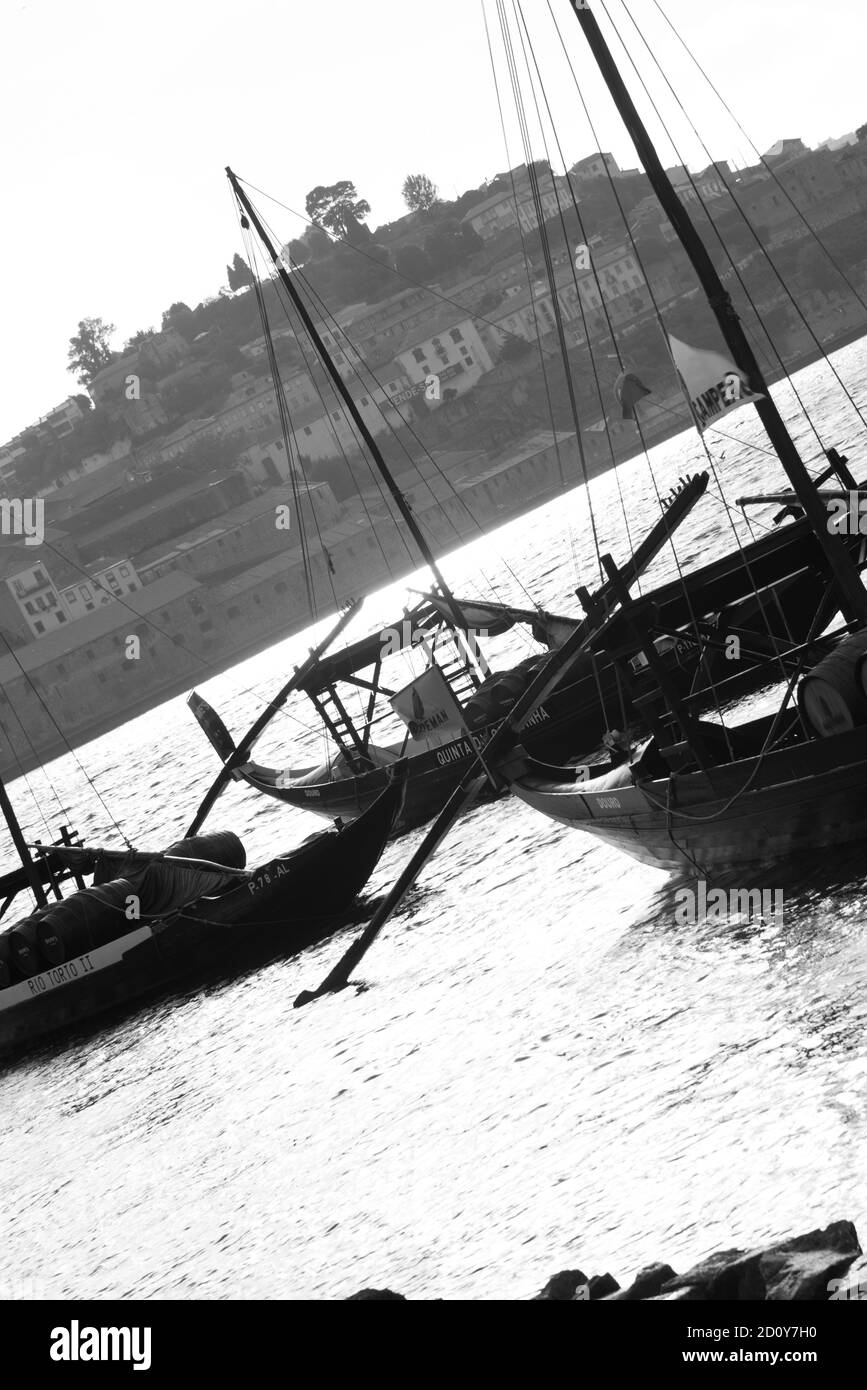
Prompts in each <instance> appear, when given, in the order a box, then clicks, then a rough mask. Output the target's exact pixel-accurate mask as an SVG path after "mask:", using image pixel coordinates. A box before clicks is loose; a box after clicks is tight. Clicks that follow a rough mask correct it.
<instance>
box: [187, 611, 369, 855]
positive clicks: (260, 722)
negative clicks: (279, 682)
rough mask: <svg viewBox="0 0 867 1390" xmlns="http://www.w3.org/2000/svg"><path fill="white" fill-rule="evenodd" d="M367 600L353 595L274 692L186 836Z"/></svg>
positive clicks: (195, 829) (204, 799)
mask: <svg viewBox="0 0 867 1390" xmlns="http://www.w3.org/2000/svg"><path fill="white" fill-rule="evenodd" d="M363 602H364V600H363V599H353V601H352V602H351V603H350V605H349V607H348V608H347V609H346V611H345V613H343V614H342V615H341V617H340V621H339V622H337V623H335V625H334V627H333V628H332V629H331V631H330V632H329V633H328V635H327V637H324V638H323V639H322V641H321V642H320V643H319V645H318V647H314V648H313V650H312V651H311V653H310V655H309V656H308V657H307V658H306V660H305V661H303V662H302V663H301V665H300V666H299V667H298V668H297V670H296V671H295V674H294V675H293V676H292V678H291V680H288V681H287V682H286V684H285V685H284V686H283V687H282V689H280V690H278V692H277V694H276V695H275V696H274V699H273V700H271V702H270V703H269V704H268V705H267V706H266V708H265V709H264V710H263V712H262V713H261V714H260V715H259V718H258V719H257V720H256V721H255V723H254V724H251V725H250V728H249V729H248V730H247V733H246V734H245V735H244V737H243V738H242V739H241V742H240V743H239V744H238V746H237V748H236V749H235V751H234V753H233V754H232V755H231V757H229V758H227V759H226V761H225V762H224V764H223V766H222V767H221V768H220V771H219V772H218V773H217V776H216V777H215V778H214V780H213V782H212V783H211V786H210V787H209V789H208V791H207V792H206V793H205V795H204V796H203V797H202V800H201V802H200V804H199V809H198V810H197V811H196V814H195V815H194V816H193V819H192V820H191V821H190V824H189V825H188V827H187V829H186V832H185V834H184V839H185V840H186V839H189V838H190V836H192V835H197V834H198V832H199V830H200V828H201V826H202V824H203V822H204V821H205V819H206V818H207V816H208V815H209V814H210V812H211V809H212V808H213V806H214V803H215V802H216V800H217V798H218V797H219V795H220V793H221V792H222V790H223V788H224V787H225V786H226V784H227V783H228V782H229V781H230V780H231V777H232V773H233V772H234V771H235V768H236V767H240V766H241V764H242V763H245V762H246V761H247V757H248V755H249V753H250V749H251V748H252V747H253V744H254V743H255V742H256V739H257V738H258V737H259V735H260V734H261V733H262V731H263V729H266V728H267V726H268V725H269V724H270V722H271V720H272V719H273V718H274V716H275V714H277V712H278V711H279V710H280V709H281V708H282V706H283V705H285V703H286V701H287V700H288V698H289V696H290V695H291V694H292V691H293V690H295V689H297V687H298V686H299V685H300V684H301V683H302V681H304V680H306V678H307V677H308V676H309V675H310V673H311V671H312V670H313V669H314V667H315V666H316V663H317V662H318V661H319V660H321V658H322V657H323V656H324V654H325V652H327V650H328V648H329V647H330V646H331V645H332V643H333V642H334V641H335V640H336V638H337V637H339V636H340V634H341V632H342V631H343V629H344V628H345V627H346V625H347V623H349V622H350V621H351V620H352V619H353V618H354V617H355V615H356V613H357V612H358V610H359V608H360V607H361V605H362V603H363Z"/></svg>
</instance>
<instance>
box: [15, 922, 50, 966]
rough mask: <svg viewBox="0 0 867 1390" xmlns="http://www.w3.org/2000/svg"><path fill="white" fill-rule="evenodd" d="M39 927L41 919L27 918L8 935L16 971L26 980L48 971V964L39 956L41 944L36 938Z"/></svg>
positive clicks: (18, 923)
mask: <svg viewBox="0 0 867 1390" xmlns="http://www.w3.org/2000/svg"><path fill="white" fill-rule="evenodd" d="M38 926H39V917H25V918H24V921H23V922H17V923H16V925H15V926H14V927H12V929H11V930H10V931H9V933H8V935H9V947H10V950H11V953H12V959H13V961H14V962H15V969H16V970H17V971H18V973H19V974H20V975H23V976H24V978H25V979H26V980H29V979H30V977H31V976H32V975H39V974H40V973H41V972H42V971H43V970H46V969H47V963H46V962H45V961H44V960H43V959H42V956H41V955H40V954H39V942H38V940H37V936H36V932H37V928H38Z"/></svg>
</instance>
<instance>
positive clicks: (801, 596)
mask: <svg viewBox="0 0 867 1390" xmlns="http://www.w3.org/2000/svg"><path fill="white" fill-rule="evenodd" d="M817 551H818V547H817V546H816V544H815V538H814V537H813V535H812V533H811V532H810V530H809V527H806V526H805V524H804V523H803V522H802V521H799V522H795V523H792V524H790V525H788V526H786V527H784V528H781V530H780V531H779V532H774V533H771V534H770V535H768V536H766V537H763V538H762V539H760V540H759V541H756V542H755V543H754V544H753V545H752V546H751V547H750V548H749V554H748V556H747V562H748V567H749V568H745V566H744V565H743V564H742V563H737V564H735V563H734V562H733V557H731V556H725V557H723V558H722V559H721V560H719V561H716V562H714V563H712V564H709V565H706V566H704V567H703V568H701V569H699V570H697V571H695V572H694V573H693V574H692V575H691V576H690V589H689V591H688V592H687V593H684V590H683V587H682V586H681V585H680V584H679V583H678V582H676V581H674V582H671V583H669V584H666V585H664V586H661V587H660V588H658V589H656V590H654V591H652V592H651V593H650V594H648V595H647V596H646V598H645V600H644V602H645V603H647V604H651V605H652V606H653V609H654V612H655V614H656V628H657V636H656V639H655V645H656V651H657V653H658V655H659V657H660V659H661V661H662V662H663V664H664V666H665V669H666V671H667V672H668V675H669V679H670V680H671V682H672V686H673V688H674V689H675V690H676V691H677V693H678V694H680V695H683V696H686V695H688V694H689V693H690V692H692V691H695V689H696V686H697V681H698V678H699V677H700V676H701V677H702V678H703V683H701V684H700V685H699V687H698V688H699V689H700V690H702V691H704V704H705V705H708V704H710V703H711V702H712V700H713V698H714V696H715V694H716V689H715V686H714V685H713V682H715V681H716V680H717V679H719V680H722V679H724V678H727V677H730V676H731V663H727V662H726V661H725V659H724V655H723V653H724V650H725V647H726V642H727V639H728V638H729V637H730V636H732V635H736V636H737V637H738V639H739V641H740V642H741V643H742V649H741V659H740V663H739V664H740V665H741V666H742V669H741V670H740V672H739V674H738V676H737V678H736V679H735V680H734V681H733V682H732V683H731V684H730V685H727V687H726V695H727V698H732V697H733V696H734V695H735V693H737V694H738V695H744V694H746V693H748V692H749V691H751V690H753V689H756V688H757V687H759V686H761V685H762V684H766V683H767V682H768V679H769V676H768V671H767V667H766V664H765V663H766V659H767V657H768V656H769V655H771V654H772V653H773V651H774V650H775V647H776V646H780V647H785V645H786V644H790V643H792V642H802V641H804V639H805V638H806V637H807V636H808V634H809V632H810V629H811V627H813V626H814V625H815V624H816V620H817V613H821V615H822V617H827V618H828V619H830V617H831V616H832V614H833V611H834V607H835V601H834V599H833V597H831V596H829V587H828V582H827V578H826V576H825V574H824V573H823V571H822V568H821V565H820V561H819V556H818V554H817ZM781 574H785V578H782V579H781V578H779V576H780V575H781ZM750 576H752V578H750ZM774 578H776V582H771V581H772V580H773V579H774ZM763 581H764V582H765V583H764V587H763V588H760V589H759V590H758V591H756V590H754V588H753V583H762V582H763ZM714 602H716V603H717V604H719V605H722V607H718V608H717V609H716V611H713V609H712V608H711V607H710V605H712V604H713V603H714ZM458 603H459V606H460V609H461V611H462V613H464V614H465V616H466V618H467V620H468V622H471V624H472V626H475V624H476V623H482V622H483V623H484V624H485V630H486V631H488V632H492V633H502V632H504V631H506V630H507V629H508V628H509V627H511V626H513V625H514V624H515V623H518V622H523V623H525V624H527V625H529V626H531V627H532V628H533V629H534V631H535V632H536V634H537V635H539V636H540V637H542V639H543V640H545V638H546V637H548V640H552V639H551V638H550V636H548V634H551V633H559V634H560V635H563V634H565V633H568V632H570V631H572V630H574V628H575V626H576V620H574V619H567V618H563V617H562V616H557V615H551V614H539V613H534V612H533V611H532V610H521V609H515V608H512V607H509V606H508V605H502V604H493V603H490V604H482V603H480V602H478V601H469V602H464V601H463V600H458ZM442 608H443V605H442V603H441V601H440V602H436V601H433V602H425V603H423V604H420V605H418V606H417V607H416V608H415V609H414V610H412V612H410V613H405V614H404V615H403V618H402V619H401V620H399V621H398V622H397V623H395V624H393V625H392V626H390V627H387V628H384V629H382V630H381V631H380V632H378V633H374V634H372V635H371V636H369V637H366V638H363V639H362V640H361V641H359V642H356V643H354V644H353V645H352V646H350V647H347V648H344V649H343V650H342V651H338V652H335V653H329V654H327V655H325V656H323V657H322V659H321V660H320V661H319V662H318V664H317V665H316V667H315V668H314V669H313V670H311V672H310V674H309V675H308V676H307V677H306V679H305V680H304V681H302V682H299V684H298V689H299V690H300V691H301V692H303V693H304V694H306V695H307V696H308V697H309V698H310V699H311V700H312V702H313V704H314V707H315V709H316V712H317V714H318V715H319V717H320V718H322V720H323V723H324V724H325V726H326V728H327V729H328V731H329V733H330V735H331V738H332V740H333V744H334V748H335V755H334V756H333V757H332V758H330V759H327V760H326V761H325V762H323V763H321V764H319V765H317V766H312V767H302V768H298V769H292V768H291V767H289V768H287V767H274V766H268V765H265V764H262V763H259V762H256V761H254V760H253V759H249V760H247V761H244V762H241V763H240V764H239V765H237V766H236V768H235V770H234V771H233V773H232V776H233V777H234V778H235V779H236V780H238V781H243V782H244V783H246V784H247V785H248V786H249V787H251V788H252V789H253V790H254V791H256V792H260V793H262V794H264V795H266V796H270V797H273V798H275V799H276V800H278V801H283V802H285V803H287V804H288V805H292V806H296V807H299V808H301V809H304V810H309V811H311V812H313V813H314V814H316V815H319V816H323V817H326V818H328V819H334V818H337V817H339V818H340V819H342V820H352V819H354V818H355V817H356V816H359V815H361V814H362V813H363V812H364V811H365V810H366V809H367V808H368V807H369V806H370V805H372V803H373V801H374V800H375V799H376V797H377V796H379V795H380V794H381V792H382V791H383V789H384V787H385V786H386V784H387V779H388V777H389V776H390V775H391V771H392V769H393V767H394V765H395V764H396V763H400V764H401V765H402V766H403V767H404V768H405V773H406V779H407V790H406V798H405V801H404V806H403V810H402V812H401V815H400V817H399V818H398V820H397V821H396V823H395V834H401V833H403V832H405V831H407V830H409V829H412V828H413V827H415V826H418V825H421V824H423V823H424V822H426V821H428V820H429V819H431V817H433V816H434V815H436V813H437V812H438V811H439V810H440V808H441V807H442V806H443V805H444V804H445V803H446V801H447V800H448V798H449V796H450V795H451V793H452V792H453V791H454V789H455V787H456V786H457V785H458V784H459V783H460V781H461V779H462V777H463V776H464V774H465V773H466V771H467V769H468V768H470V767H471V766H472V764H473V763H474V762H475V760H476V757H477V753H478V751H479V750H480V749H481V750H483V749H484V748H485V747H486V746H487V744H488V743H489V741H490V739H491V738H492V737H493V735H494V734H495V732H496V731H497V729H498V728H499V727H500V725H501V724H502V721H503V719H504V718H505V716H506V715H507V714H508V712H509V710H510V709H512V708H513V706H514V704H515V701H516V700H517V698H518V697H519V695H520V694H521V693H522V692H523V691H524V690H525V689H526V688H527V686H528V685H529V684H530V682H531V680H532V679H533V677H534V676H535V675H536V674H537V673H538V672H539V671H540V670H541V669H542V668H543V666H544V664H545V662H546V660H547V654H546V653H542V654H540V655H538V656H536V657H531V658H529V659H528V660H526V661H524V662H521V663H520V664H519V665H518V666H515V667H512V668H510V669H509V670H507V671H499V672H492V673H491V674H490V675H489V676H488V677H487V678H486V679H485V680H484V681H482V682H481V684H479V685H477V686H473V685H472V683H471V682H470V679H469V672H468V670H467V668H466V666H465V665H464V664H462V663H455V662H454V661H453V662H452V664H451V666H450V667H446V668H445V670H446V678H447V679H449V681H450V682H451V683H452V688H453V689H454V690H455V697H456V699H458V700H459V701H460V702H461V706H462V710H463V720H464V725H465V727H463V728H461V729H458V730H456V731H455V733H453V734H452V735H450V736H446V735H444V736H441V737H431V736H422V737H418V738H416V737H413V735H412V733H411V732H410V733H408V734H406V735H405V736H404V737H403V738H402V739H399V740H397V741H396V742H392V743H387V744H385V745H382V744H379V745H377V744H374V743H373V741H372V739H371V731H372V729H373V727H374V721H373V718H372V716H373V712H374V710H375V708H376V704H375V699H376V697H382V698H383V700H385V699H387V697H388V696H389V695H391V694H392V693H393V692H392V691H391V690H390V689H389V688H388V687H387V686H386V685H385V684H384V678H383V661H382V652H383V650H384V649H385V648H386V646H387V644H388V643H389V641H391V642H392V643H394V635H395V634H396V633H401V632H403V633H404V634H405V637H404V638H403V639H402V640H401V641H400V642H399V643H398V646H399V649H400V650H403V649H404V648H405V647H407V646H409V645H411V644H412V643H415V642H417V641H418V638H419V635H421V634H426V635H428V636H429V637H430V638H431V639H432V645H433V646H434V650H435V643H436V640H437V638H438V636H439V635H440V633H441V630H442V627H441V625H442V626H444V627H445V628H446V630H447V632H450V631H451V630H452V626H453V625H452V624H451V623H450V622H449V620H448V618H447V615H445V614H444V613H443V611H442ZM690 610H691V612H692V615H693V617H694V616H695V615H700V616H701V617H702V618H703V619H704V620H705V623H706V630H705V634H704V640H703V641H698V640H695V638H694V637H693V636H692V625H691V623H690ZM821 626H824V622H821ZM769 634H770V636H769ZM816 649H817V650H820V646H819V644H818V643H817V644H816ZM634 660H635V662H636V666H635V668H634V670H633V674H632V677H631V679H632V681H633V682H636V681H639V680H640V673H641V670H642V668H643V667H645V666H646V662H645V661H644V658H643V657H641V656H640V655H639V656H638V657H636V658H634ZM727 666H728V667H729V669H728V670H726V669H725V668H726V667H727ZM456 673H457V676H458V678H459V679H458V680H456V679H455V677H456ZM359 678H361V680H362V682H363V684H364V687H365V688H366V689H368V690H369V691H370V692H371V697H372V701H371V704H370V705H369V706H368V717H367V720H366V721H365V725H364V727H363V728H362V729H359V728H358V727H357V726H356V725H355V723H354V722H353V721H352V719H351V717H350V715H349V713H348V701H347V699H346V695H345V693H344V692H343V691H342V690H341V689H340V687H341V683H342V682H346V683H348V684H350V685H351V684H352V683H354V682H355V681H357V680H358V679H359ZM455 687H457V688H456V689H455ZM188 704H189V706H190V709H191V710H192V712H193V714H194V716H195V718H196V719H197V721H198V723H199V724H200V726H201V728H202V729H203V730H204V732H205V734H206V736H207V738H208V739H209V741H210V743H211V744H212V746H213V747H214V749H215V750H216V752H217V753H218V755H219V756H220V758H221V759H224V760H225V759H228V758H230V757H232V756H233V755H234V754H235V751H236V749H235V743H234V740H233V739H232V736H231V734H230V733H229V731H228V729H227V728H226V725H225V723H224V722H223V720H222V719H221V717H220V716H219V714H218V713H217V712H216V711H215V710H214V709H213V708H212V707H211V705H210V704H208V702H207V701H206V700H204V699H203V698H202V696H200V695H199V694H198V693H197V692H195V691H194V692H193V693H192V694H191V695H190V696H189V698H188ZM701 707H702V704H701V701H700V702H699V708H701ZM611 710H616V711H617V712H618V716H620V718H621V719H622V720H625V721H626V722H632V721H633V720H635V719H637V718H638V717H639V712H638V710H637V709H636V708H635V706H634V704H633V699H632V696H631V695H630V693H629V691H628V690H627V689H626V688H625V686H624V683H623V681H622V679H621V677H620V673H619V671H618V668H617V666H616V664H615V663H614V662H613V661H612V660H611V658H610V656H608V654H607V653H606V652H605V651H604V650H601V649H600V650H599V651H598V652H589V651H588V652H586V653H585V654H584V655H583V656H582V658H581V660H580V661H579V662H577V663H576V664H575V666H574V667H573V669H572V671H571V673H570V676H569V678H568V680H566V681H564V682H563V683H561V684H560V685H559V686H558V687H557V688H556V689H555V690H554V691H553V692H552V693H551V695H550V696H549V697H548V698H547V699H546V700H545V701H544V702H543V703H541V704H540V705H539V706H538V707H537V709H536V710H535V712H534V714H533V716H532V719H531V721H530V723H529V724H528V725H527V726H525V730H524V735H523V739H524V746H525V749H526V751H527V753H528V754H529V755H530V757H532V758H534V759H537V760H538V761H540V762H543V763H554V764H556V763H558V762H560V761H565V760H566V759H568V758H570V757H571V756H573V755H575V754H576V753H579V752H581V751H584V750H591V749H594V748H596V747H597V746H598V744H599V743H600V741H601V740H602V738H603V735H604V734H605V732H606V729H607V728H608V721H607V719H606V713H607V712H608V711H611ZM500 790H502V789H500ZM491 794H494V793H493V789H492V788H491V787H490V785H489V786H488V788H487V789H486V792H485V793H484V795H491Z"/></svg>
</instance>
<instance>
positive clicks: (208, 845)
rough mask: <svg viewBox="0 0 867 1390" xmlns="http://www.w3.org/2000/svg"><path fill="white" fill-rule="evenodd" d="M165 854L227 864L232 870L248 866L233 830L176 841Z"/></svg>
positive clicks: (217, 831) (245, 854)
mask: <svg viewBox="0 0 867 1390" xmlns="http://www.w3.org/2000/svg"><path fill="white" fill-rule="evenodd" d="M163 853H164V854H171V855H176V856H177V857H178V858H179V859H207V860H208V861H209V863H211V864H225V865H226V866H227V868H230V869H243V868H246V865H247V852H246V850H245V849H244V846H243V844H242V842H241V841H240V840H239V839H238V836H237V835H236V834H235V833H234V831H232V830H215V831H214V832H213V834H211V835H193V836H191V838H190V839H189V840H176V841H175V843H174V844H173V845H169V847H168V849H167V850H164V851H163Z"/></svg>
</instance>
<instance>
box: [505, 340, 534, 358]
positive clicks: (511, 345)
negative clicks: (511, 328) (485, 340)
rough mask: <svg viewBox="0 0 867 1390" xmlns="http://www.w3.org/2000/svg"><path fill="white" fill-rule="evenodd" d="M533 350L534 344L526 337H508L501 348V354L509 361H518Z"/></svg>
mask: <svg viewBox="0 0 867 1390" xmlns="http://www.w3.org/2000/svg"><path fill="white" fill-rule="evenodd" d="M529 352H532V344H531V343H528V342H527V340H526V338H507V339H506V341H505V342H504V343H503V346H502V348H501V349H500V356H501V357H503V358H505V360H506V361H507V362H518V361H520V359H521V358H522V357H526V356H527V354H528V353H529Z"/></svg>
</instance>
